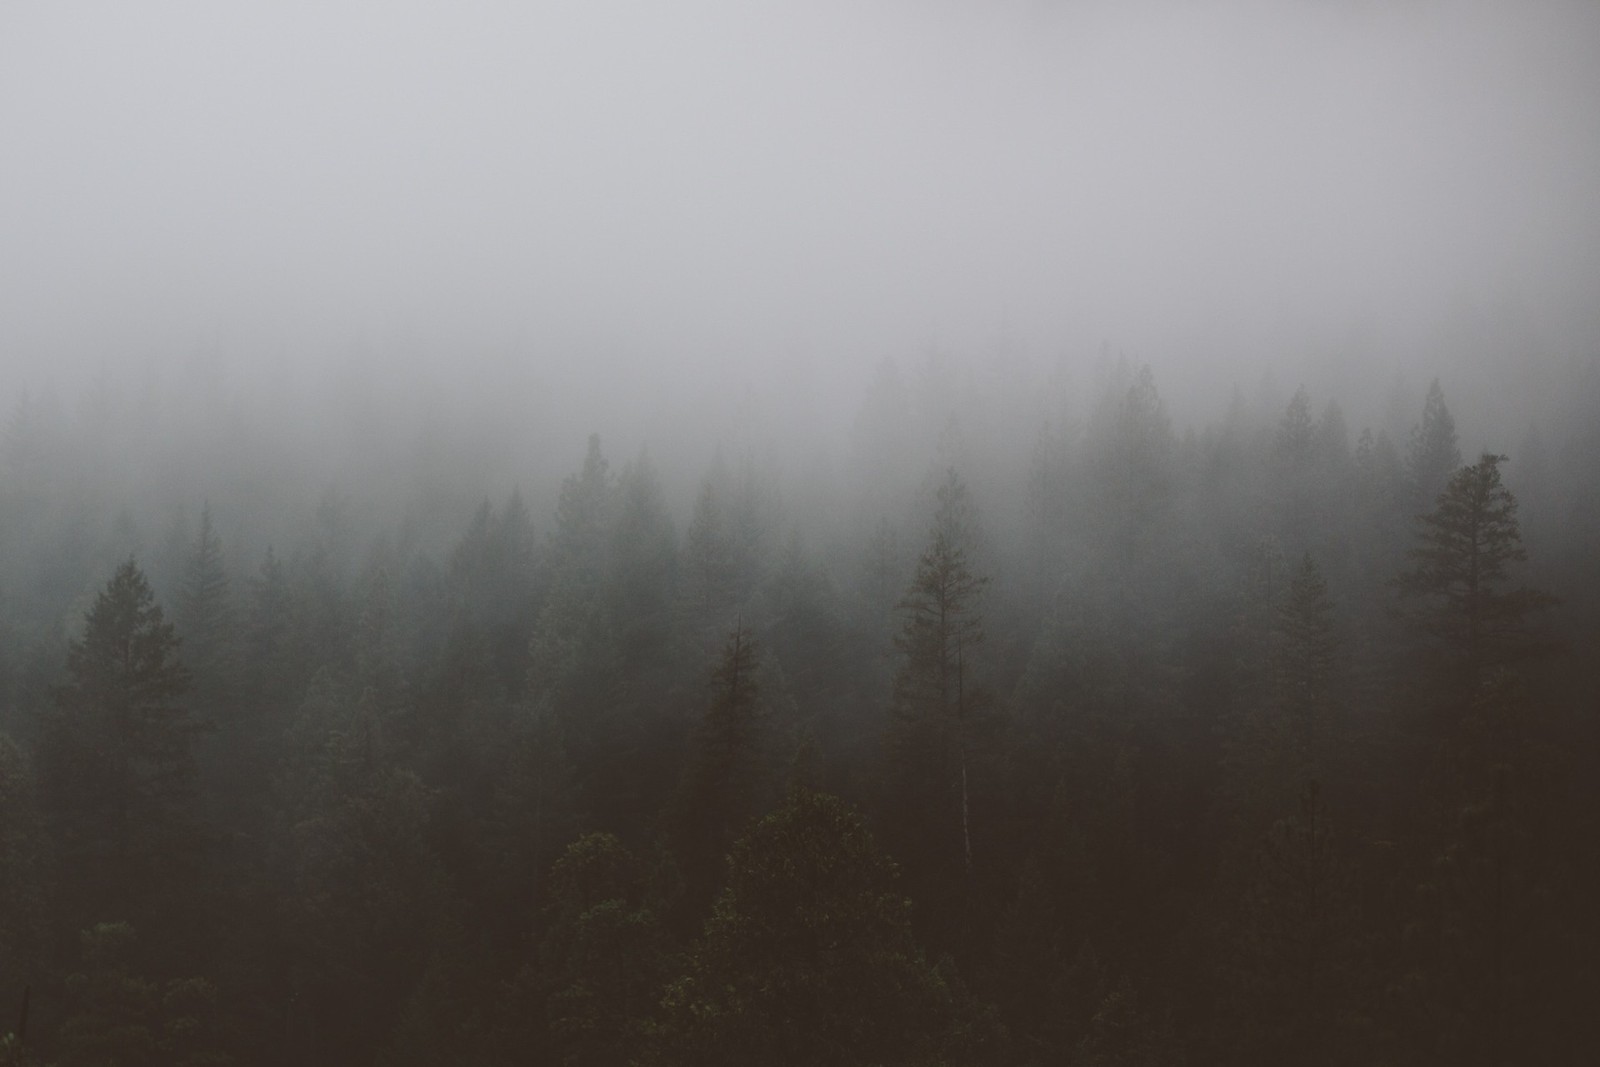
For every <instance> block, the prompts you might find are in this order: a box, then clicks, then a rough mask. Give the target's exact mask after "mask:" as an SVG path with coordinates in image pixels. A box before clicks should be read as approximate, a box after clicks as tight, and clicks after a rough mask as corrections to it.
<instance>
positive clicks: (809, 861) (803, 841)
mask: <svg viewBox="0 0 1600 1067" xmlns="http://www.w3.org/2000/svg"><path fill="white" fill-rule="evenodd" d="M895 874H896V872H895V865H894V863H893V862H891V861H890V860H889V859H888V858H887V857H886V856H884V854H883V853H882V852H881V851H879V849H878V847H877V844H876V842H875V841H874V840H873V838H872V835H871V834H870V833H869V832H868V831H867V827H866V824H865V822H864V820H862V818H861V816H860V815H858V814H856V813H855V812H854V811H852V810H851V809H850V808H849V807H848V806H846V805H845V804H844V803H843V802H842V801H840V800H838V799H837V798H835V797H832V796H829V795H827V794H823V793H812V792H810V791H807V790H804V789H797V790H795V791H794V792H793V793H791V794H790V796H789V799H788V800H787V801H786V802H785V803H784V804H783V805H782V806H781V807H780V808H779V809H778V810H777V811H774V812H773V813H772V814H770V815H768V816H767V817H766V818H765V819H763V820H762V821H761V822H760V824H758V825H757V826H756V827H755V828H754V829H752V830H751V831H750V833H749V834H747V835H746V836H745V837H744V838H742V839H740V841H738V842H737V843H736V844H735V845H734V848H733V853H732V855H731V856H730V857H729V861H728V883H727V888H726V889H725V890H724V892H723V894H722V897H721V898H720V899H719V900H718V902H717V906H716V911H715V913H714V914H713V915H712V917H711V920H710V921H709V922H708V923H707V924H706V928H705V936H704V938H703V939H702V941H701V942H700V943H699V945H698V946H697V947H696V949H695V951H694V953H693V957H692V960H691V963H690V967H689V971H688V974H686V975H685V976H684V977H682V978H680V979H679V980H677V981H676V982H673V983H671V984H670V985H669V986H668V988H667V992H666V996H665V999H664V1001H663V1003H662V1009H663V1015H664V1018H663V1021H662V1025H661V1029H660V1033H659V1036H658V1038H657V1042H656V1044H657V1046H658V1048H657V1058H658V1059H659V1060H660V1061H662V1062H666V1063H683V1064H708V1065H712V1064H715V1065H720V1064H729V1065H732V1064H740V1065H743V1064H751V1063H763V1064H774V1065H782V1064H796V1065H799V1064H805V1065H812V1064H826V1063H877V1064H885V1065H887V1064H923V1063H940V1062H951V1063H979V1062H984V1061H985V1059H986V1055H987V1051H988V1049H987V1048H986V1046H988V1045H990V1044H992V1042H993V1041H994V1039H995V1037H996V1034H995V1027H994V1024H993V1023H992V1022H991V1021H990V1020H989V1019H988V1018H987V1017H986V1015H985V1014H984V1013H983V1012H981V1011H980V1010H979V1009H978V1008H977V1007H976V1006H975V1005H974V1003H973V1002H972V1001H971V999H970V998H969V997H968V996H967V995H966V994H965V992H964V990H963V989H962V988H961V986H960V984H959V982H958V981H957V980H956V979H955V977H954V975H953V974H952V973H950V972H949V971H948V970H947V969H945V968H934V967H932V966H929V965H928V963H927V962H926V961H925V960H924V959H923V957H922V953H921V952H920V951H919V950H918V948H917V946H916V943H915V941H914V939H913V937H912V933H911V924H910V914H909V912H910V902H909V901H907V900H906V899H905V898H904V897H903V896H901V895H900V894H899V893H898V892H897V889H896V877H895Z"/></svg>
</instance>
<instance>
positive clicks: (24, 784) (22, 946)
mask: <svg viewBox="0 0 1600 1067" xmlns="http://www.w3.org/2000/svg"><path fill="white" fill-rule="evenodd" d="M45 863H46V838H45V827H44V823H43V821H42V820H41V819H40V816H39V808H38V803H37V798H36V784H35V780H34V776H33V769H32V768H31V767H30V766H29V765H28V761H27V759H26V757H25V756H24V754H23V752H22V750H21V749H19V748H18V747H17V746H16V744H15V743H14V742H13V741H12V740H11V738H9V737H7V736H6V735H5V734H3V733H0V997H6V998H10V997H11V996H12V995H13V994H14V993H15V992H17V991H20V990H22V989H24V988H26V986H27V983H28V982H30V981H31V980H33V978H34V977H35V975H36V974H37V973H38V970H39V968H40V966H41V965H42V964H43V962H44V951H45V945H46V943H47V938H46V923H45V919H46V915H47V914H48V912H47V910H46V889H45ZM8 1022H9V1020H8ZM5 1026H6V1024H5V1023H0V1029H4V1028H5ZM4 1062H5V1060H4V1058H3V1056H0V1063H4Z"/></svg>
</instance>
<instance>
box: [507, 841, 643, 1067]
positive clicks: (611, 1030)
mask: <svg viewBox="0 0 1600 1067" xmlns="http://www.w3.org/2000/svg"><path fill="white" fill-rule="evenodd" d="M662 873H663V872H661V871H660V870H658V869H657V870H652V868H651V867H650V865H649V864H647V863H646V862H645V861H643V860H642V859H640V858H639V857H637V856H635V855H634V854H633V853H632V852H630V851H629V850H628V849H627V848H625V847H624V846H623V844H622V842H620V841H619V840H617V838H616V837H614V836H613V835H611V834H604V833H594V834H586V835H584V836H583V837H581V838H579V839H578V840H577V841H574V842H573V843H572V844H571V845H569V846H567V849H566V851H565V852H564V853H563V854H562V856H561V858H560V859H559V860H557V861H556V864H555V866H554V868H553V869H552V870H551V872H550V883H549V890H548V900H549V903H548V904H547V905H546V908H545V918H544V923H543V928H544V936H543V938H542V939H541V942H540V947H539V960H538V966H537V967H536V968H529V969H528V970H526V971H525V972H524V974H523V976H522V977H521V978H520V979H519V981H518V983H517V986H516V987H515V989H514V991H513V1010H514V1011H522V1012H530V1013H533V1014H534V1015H535V1016H536V1017H542V1025H537V1024H535V1025H532V1026H531V1029H530V1030H524V1032H523V1040H524V1041H525V1042H526V1043H527V1044H529V1045H532V1046H533V1047H539V1046H540V1045H543V1046H544V1047H546V1048H548V1049H549V1050H550V1053H551V1055H552V1056H553V1057H554V1062H557V1063H564V1064H572V1065H580V1064H582V1065H589V1064H593V1065H602V1064H608V1065H609V1064H615V1065H618V1067H620V1065H623V1064H627V1063H630V1062H633V1061H634V1059H635V1057H636V1056H638V1055H639V1053H640V1051H641V1050H642V1049H643V1047H644V1044H645V1040H646V1033H647V1025H646V1024H647V1022H648V1020H649V1018H650V1016H651V1014H652V1012H653V1011H654V1008H655V1005H656V1003H657V1000H658V999H659V996H660V991H661V987H662V983H663V982H664V980H665V978H666V977H667V975H668V974H669V973H670V968H671V966H672V962H673V958H672V954H671V942H670V941H669V939H668V937H667V935H666V932H665V927H664V925H663V915H664V913H665V911H666V909H667V907H668V906H669V905H670V903H671V901H670V894H671V886H670V882H666V881H664V880H663V878H662ZM530 1022H532V1020H530ZM524 1025H527V1024H524ZM530 1039H531V1040H530ZM525 1047H526V1046H525Z"/></svg>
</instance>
